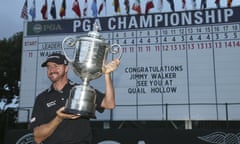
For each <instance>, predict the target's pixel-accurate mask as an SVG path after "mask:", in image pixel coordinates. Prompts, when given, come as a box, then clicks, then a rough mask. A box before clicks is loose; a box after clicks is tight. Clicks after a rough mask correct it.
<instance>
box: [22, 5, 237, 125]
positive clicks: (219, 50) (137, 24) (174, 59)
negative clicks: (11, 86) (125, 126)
mask: <svg viewBox="0 0 240 144" xmlns="http://www.w3.org/2000/svg"><path fill="white" fill-rule="evenodd" d="M239 12H240V7H232V8H221V9H205V10H192V11H182V12H174V13H154V14H148V15H123V16H112V17H100V18H83V19H63V20H52V21H33V22H26V23H25V30H24V38H23V51H22V70H21V91H20V111H19V121H28V119H29V113H28V112H29V111H30V112H31V109H32V106H33V104H34V100H35V98H36V96H37V94H38V93H40V92H41V91H43V90H44V89H46V88H48V87H49V85H50V81H49V80H48V78H47V75H46V69H44V68H41V63H42V62H43V61H44V60H45V59H46V57H47V56H48V55H49V54H51V53H53V52H61V51H62V41H63V39H64V38H65V37H67V36H76V37H77V36H86V34H87V33H88V32H89V31H91V30H92V28H93V24H94V23H97V24H98V25H99V32H100V33H101V34H102V36H103V37H104V39H105V41H106V42H107V43H109V44H110V45H111V44H119V45H121V48H119V51H121V52H122V53H123V55H122V58H121V64H120V66H119V68H118V69H117V70H116V71H114V72H113V74H112V79H113V83H114V87H115V92H116V108H115V109H113V110H105V112H104V113H103V114H99V113H97V120H240V115H239V111H240V96H239V94H240V14H239ZM73 50H74V48H69V49H68V50H67V51H68V52H69V53H71V51H73ZM114 58H115V55H112V54H110V53H109V55H108V61H110V60H111V59H114ZM103 77H104V76H102V77H100V78H98V79H96V80H93V81H91V82H90V84H91V85H93V86H94V87H95V88H97V89H99V90H101V91H103V92H104V89H105V87H104V84H103V83H104V79H103ZM69 78H70V79H71V80H73V81H75V82H79V83H80V82H81V80H80V78H79V77H77V76H76V75H75V74H74V73H73V72H72V71H70V73H69ZM26 109H28V110H27V111H26Z"/></svg>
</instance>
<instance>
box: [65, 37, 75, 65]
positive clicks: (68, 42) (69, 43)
mask: <svg viewBox="0 0 240 144" xmlns="http://www.w3.org/2000/svg"><path fill="white" fill-rule="evenodd" d="M65 44H66V45H67V46H69V47H74V46H75V45H76V40H75V38H74V37H71V36H68V37H66V38H64V39H63V42H62V50H63V54H64V55H65V57H66V59H67V60H68V61H69V62H73V61H74V59H75V58H73V59H71V58H69V57H68V55H67V53H66V51H65V48H64V47H65ZM74 57H75V55H74Z"/></svg>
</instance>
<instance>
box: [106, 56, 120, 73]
mask: <svg viewBox="0 0 240 144" xmlns="http://www.w3.org/2000/svg"><path fill="white" fill-rule="evenodd" d="M119 64H120V60H119V59H115V60H113V61H111V62H110V63H108V64H107V65H105V66H103V67H102V72H103V73H104V74H109V73H111V72H113V71H114V70H116V69H117V68H118V65H119Z"/></svg>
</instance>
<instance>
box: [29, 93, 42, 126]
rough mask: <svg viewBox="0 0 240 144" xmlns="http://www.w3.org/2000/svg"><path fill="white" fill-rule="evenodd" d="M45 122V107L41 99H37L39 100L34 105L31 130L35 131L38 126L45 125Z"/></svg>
mask: <svg viewBox="0 0 240 144" xmlns="http://www.w3.org/2000/svg"><path fill="white" fill-rule="evenodd" d="M44 121H45V117H44V106H43V103H42V102H41V100H40V98H39V97H37V99H36V101H35V103H34V106H33V111H32V115H31V120H30V125H29V128H30V129H33V128H35V127H36V126H39V125H41V124H43V123H44Z"/></svg>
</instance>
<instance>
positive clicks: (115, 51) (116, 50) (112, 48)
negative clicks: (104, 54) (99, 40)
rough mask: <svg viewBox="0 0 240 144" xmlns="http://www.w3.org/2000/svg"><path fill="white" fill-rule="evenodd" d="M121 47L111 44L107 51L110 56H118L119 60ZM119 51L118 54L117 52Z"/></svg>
mask: <svg viewBox="0 0 240 144" xmlns="http://www.w3.org/2000/svg"><path fill="white" fill-rule="evenodd" d="M120 49H122V48H121V46H120V45H119V44H112V45H111V48H110V49H109V52H110V53H112V54H117V53H118V54H119V55H118V59H119V60H120V59H121V58H122V50H121V51H120ZM119 51H120V52H119Z"/></svg>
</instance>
